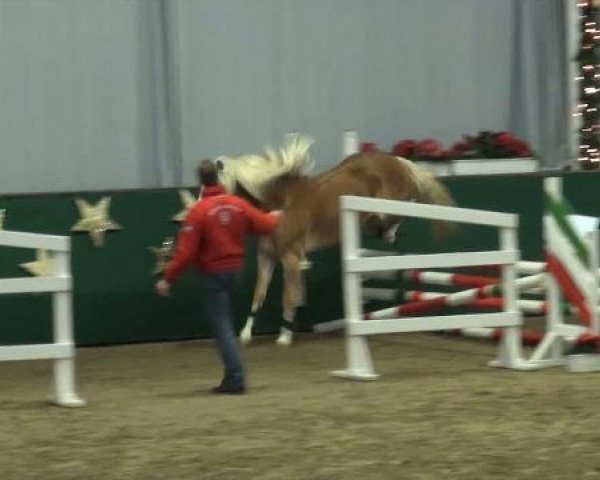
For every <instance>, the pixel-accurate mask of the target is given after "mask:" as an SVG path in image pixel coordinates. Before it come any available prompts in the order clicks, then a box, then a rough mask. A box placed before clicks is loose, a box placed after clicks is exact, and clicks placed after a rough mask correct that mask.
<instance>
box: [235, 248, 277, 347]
mask: <svg viewBox="0 0 600 480" xmlns="http://www.w3.org/2000/svg"><path fill="white" fill-rule="evenodd" d="M257 264H258V272H257V278H256V286H255V287H254V297H253V298H252V308H251V310H250V315H249V316H248V319H247V320H246V324H245V325H244V328H243V329H242V331H241V332H240V341H241V342H242V343H244V344H246V343H250V342H251V341H252V328H253V327H254V318H255V317H256V314H257V312H258V311H259V310H260V309H261V308H262V306H263V304H264V303H265V299H266V298H267V292H268V290H269V285H270V283H271V279H272V278H273V269H274V267H275V251H274V248H273V244H272V242H271V240H270V239H269V238H268V237H261V238H260V240H259V242H258V259H257Z"/></svg>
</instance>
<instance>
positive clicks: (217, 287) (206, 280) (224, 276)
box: [200, 272, 244, 387]
mask: <svg viewBox="0 0 600 480" xmlns="http://www.w3.org/2000/svg"><path fill="white" fill-rule="evenodd" d="M237 275H238V272H223V273H205V274H202V276H201V277H200V278H201V283H202V287H203V289H204V293H205V295H204V305H205V308H206V311H207V313H208V318H209V319H210V323H211V325H212V329H213V333H214V336H215V341H216V343H217V349H218V351H219V355H220V357H221V361H222V362H223V366H224V368H225V373H224V376H223V384H225V385H227V386H231V387H238V386H243V385H244V366H243V360H242V354H241V351H240V346H239V344H238V341H237V336H236V334H235V329H234V321H233V315H232V309H231V298H232V296H233V291H234V287H235V282H236V278H237Z"/></svg>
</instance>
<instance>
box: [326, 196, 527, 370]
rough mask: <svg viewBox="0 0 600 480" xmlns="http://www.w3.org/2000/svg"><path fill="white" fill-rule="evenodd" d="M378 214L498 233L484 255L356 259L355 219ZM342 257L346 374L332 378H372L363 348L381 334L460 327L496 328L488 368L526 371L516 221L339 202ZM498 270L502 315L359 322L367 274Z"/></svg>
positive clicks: (389, 203)
mask: <svg viewBox="0 0 600 480" xmlns="http://www.w3.org/2000/svg"><path fill="white" fill-rule="evenodd" d="M362 212H366V213H378V214H386V215H395V216H400V217H417V218H423V219H427V220H443V221H451V222H456V223H470V224H477V225H486V226H490V227H495V228H498V229H499V233H500V235H499V240H500V249H499V250H495V251H484V252H464V253H443V254H429V255H396V256H385V257H373V256H369V257H364V256H362V255H361V253H362V250H361V247H360V230H359V213H362ZM340 216H341V226H340V228H341V239H342V256H343V274H342V275H343V284H344V317H345V318H344V321H345V330H346V353H347V368H346V369H345V370H341V371H335V372H332V375H334V376H337V377H342V378H351V379H360V380H369V379H374V378H377V376H378V375H377V374H376V373H375V371H374V369H373V363H372V360H371V355H370V351H369V346H368V343H367V336H369V335H379V334H386V333H400V332H420V331H436V330H452V329H458V328H466V327H502V328H504V329H505V330H504V335H503V338H502V341H501V344H500V350H499V353H498V357H497V359H496V360H495V361H493V362H491V364H492V365H494V366H499V367H505V368H515V369H520V370H529V369H531V367H530V366H529V365H528V364H527V362H526V361H524V360H523V358H522V351H521V325H522V316H521V313H520V310H519V307H518V304H517V299H518V292H517V287H516V283H515V281H516V279H517V262H518V261H519V257H520V251H519V247H518V238H517V228H518V216H517V215H513V214H508V213H500V212H489V211H484V210H473V209H467V208H457V207H446V206H439V205H426V204H415V203H414V202H400V201H394V200H381V199H374V198H363V197H353V196H343V197H341V199H340ZM490 264H498V265H502V291H503V296H504V311H503V312H500V313H485V314H484V313H478V314H476V315H473V314H468V315H451V316H429V317H418V318H397V319H390V320H364V319H363V312H362V305H363V301H362V294H363V292H362V286H361V276H362V274H364V273H368V272H382V271H389V270H404V269H412V268H429V267H438V268H439V267H457V266H476V265H490Z"/></svg>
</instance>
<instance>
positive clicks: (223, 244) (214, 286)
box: [156, 160, 279, 394]
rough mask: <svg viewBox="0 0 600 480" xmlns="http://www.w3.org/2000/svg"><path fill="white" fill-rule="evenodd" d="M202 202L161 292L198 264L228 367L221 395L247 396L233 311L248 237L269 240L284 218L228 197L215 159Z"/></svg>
mask: <svg viewBox="0 0 600 480" xmlns="http://www.w3.org/2000/svg"><path fill="white" fill-rule="evenodd" d="M198 176H199V177H200V183H201V184H202V186H203V190H202V199H201V201H199V202H198V203H197V204H196V205H195V206H194V207H193V208H192V210H191V211H190V212H189V214H188V215H187V218H186V220H185V222H184V224H183V226H182V228H181V230H180V232H179V236H178V239H177V247H176V251H175V255H174V257H173V259H172V260H171V262H170V263H169V266H168V267H167V270H166V273H165V276H164V278H163V279H162V280H159V281H158V282H157V284H156V291H157V293H159V294H160V295H163V296H167V295H168V294H169V290H170V288H171V285H172V284H173V282H175V281H176V280H177V278H179V277H180V276H181V274H182V273H183V272H184V270H185V269H186V268H187V267H188V266H189V265H190V264H191V263H195V264H196V267H197V268H198V270H200V274H201V276H200V280H201V284H202V287H203V289H204V290H205V302H204V304H205V306H206V309H207V313H208V317H209V319H210V321H211V324H212V327H213V330H214V334H215V339H216V342H217V348H218V350H219V354H220V356H221V359H222V361H223V365H224V367H225V373H224V377H223V381H222V382H221V384H220V385H219V386H218V387H215V388H214V389H213V391H214V392H215V393H232V394H236V393H244V392H245V391H246V384H245V379H244V368H243V362H242V356H241V353H240V348H239V345H238V343H237V336H236V334H235V330H234V322H233V316H232V312H231V296H232V293H233V290H234V285H235V279H236V276H237V274H238V273H239V272H240V271H241V270H242V268H243V261H244V237H245V235H246V234H247V233H255V234H258V235H265V234H269V233H272V232H273V231H274V230H275V229H276V228H277V225H278V224H279V216H278V215H277V214H274V213H270V214H269V213H264V212H262V211H260V210H258V209H256V208H254V207H253V206H252V205H250V204H249V203H248V202H246V201H245V200H244V199H242V198H239V197H236V196H235V195H230V194H228V193H227V192H226V191H225V190H224V189H223V187H222V186H221V185H219V182H218V169H217V167H216V165H215V164H214V163H213V162H211V161H210V160H203V161H202V162H201V163H200V166H199V167H198Z"/></svg>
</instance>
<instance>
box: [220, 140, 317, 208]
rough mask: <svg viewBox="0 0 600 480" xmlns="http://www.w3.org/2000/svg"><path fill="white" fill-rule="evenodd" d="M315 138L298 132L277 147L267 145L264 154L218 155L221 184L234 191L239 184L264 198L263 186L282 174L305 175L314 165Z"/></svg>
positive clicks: (257, 196)
mask: <svg viewBox="0 0 600 480" xmlns="http://www.w3.org/2000/svg"><path fill="white" fill-rule="evenodd" d="M312 144H313V140H312V139H310V138H308V137H305V136H303V135H299V134H293V135H288V136H287V138H286V141H285V143H284V145H283V146H282V147H281V148H279V149H278V150H275V149H273V148H272V147H267V148H265V151H264V153H263V154H262V155H259V154H249V155H239V156H236V157H219V159H218V160H219V161H220V162H221V163H222V165H223V168H222V170H221V172H220V180H221V183H222V184H223V185H224V186H225V188H226V189H227V190H229V191H230V192H233V191H234V190H235V185H236V183H239V184H240V185H241V186H242V187H243V188H244V189H245V190H246V191H247V192H248V193H249V194H250V195H252V196H253V197H254V198H255V199H257V200H259V201H262V200H264V186H265V185H267V184H268V183H270V182H271V181H273V180H275V179H276V178H279V177H281V176H283V175H304V174H306V173H307V172H308V171H309V170H310V169H311V167H312V162H311V158H310V154H309V150H310V147H311V146H312Z"/></svg>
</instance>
